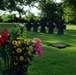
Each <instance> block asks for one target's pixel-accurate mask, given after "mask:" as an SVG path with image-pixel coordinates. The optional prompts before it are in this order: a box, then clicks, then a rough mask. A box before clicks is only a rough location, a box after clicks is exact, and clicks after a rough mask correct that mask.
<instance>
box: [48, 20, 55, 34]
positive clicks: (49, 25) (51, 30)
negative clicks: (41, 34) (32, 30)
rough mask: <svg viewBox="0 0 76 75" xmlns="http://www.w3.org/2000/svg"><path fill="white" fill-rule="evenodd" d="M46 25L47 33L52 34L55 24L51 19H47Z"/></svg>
mask: <svg viewBox="0 0 76 75" xmlns="http://www.w3.org/2000/svg"><path fill="white" fill-rule="evenodd" d="M47 27H48V33H49V34H53V33H54V28H55V25H54V23H53V21H49V22H48V26H47Z"/></svg>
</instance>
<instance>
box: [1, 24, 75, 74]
mask: <svg viewBox="0 0 76 75" xmlns="http://www.w3.org/2000/svg"><path fill="white" fill-rule="evenodd" d="M1 27H2V25H0V29H2V28H1ZM4 27H5V28H7V29H9V28H10V29H11V28H12V25H10V26H8V25H7V27H6V26H3V28H4ZM75 28H76V26H74V25H72V26H71V27H70V26H69V25H68V26H67V29H66V30H64V31H65V32H64V35H57V34H56V33H57V32H55V34H48V33H40V32H27V31H26V29H24V33H23V35H24V36H23V38H25V37H27V38H34V37H38V38H40V39H41V40H42V42H43V47H42V49H43V55H42V56H39V57H36V58H34V59H33V61H32V62H31V65H30V66H29V69H28V73H29V75H76V65H75V64H76V29H75ZM50 43H64V44H68V45H70V47H67V48H63V49H58V48H55V47H52V46H48V44H50Z"/></svg>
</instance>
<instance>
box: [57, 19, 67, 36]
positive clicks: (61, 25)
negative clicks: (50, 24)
mask: <svg viewBox="0 0 76 75" xmlns="http://www.w3.org/2000/svg"><path fill="white" fill-rule="evenodd" d="M56 28H57V29H58V33H57V34H59V35H63V34H64V29H66V25H64V22H63V21H62V20H60V21H59V22H58V23H57V24H56Z"/></svg>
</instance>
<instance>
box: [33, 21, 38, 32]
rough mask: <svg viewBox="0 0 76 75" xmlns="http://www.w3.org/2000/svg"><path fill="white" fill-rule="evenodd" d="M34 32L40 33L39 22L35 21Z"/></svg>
mask: <svg viewBox="0 0 76 75" xmlns="http://www.w3.org/2000/svg"><path fill="white" fill-rule="evenodd" d="M33 31H34V32H37V31H38V22H37V21H34V22H33Z"/></svg>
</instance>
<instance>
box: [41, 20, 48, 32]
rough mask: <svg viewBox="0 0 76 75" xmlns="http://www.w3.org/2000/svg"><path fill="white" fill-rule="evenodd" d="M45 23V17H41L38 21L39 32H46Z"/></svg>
mask: <svg viewBox="0 0 76 75" xmlns="http://www.w3.org/2000/svg"><path fill="white" fill-rule="evenodd" d="M46 25H47V21H46V20H45V19H42V20H41V21H40V27H41V29H40V32H42V33H46V29H45V27H46Z"/></svg>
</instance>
